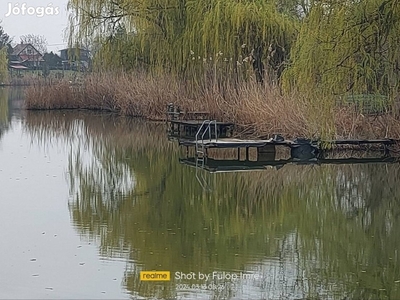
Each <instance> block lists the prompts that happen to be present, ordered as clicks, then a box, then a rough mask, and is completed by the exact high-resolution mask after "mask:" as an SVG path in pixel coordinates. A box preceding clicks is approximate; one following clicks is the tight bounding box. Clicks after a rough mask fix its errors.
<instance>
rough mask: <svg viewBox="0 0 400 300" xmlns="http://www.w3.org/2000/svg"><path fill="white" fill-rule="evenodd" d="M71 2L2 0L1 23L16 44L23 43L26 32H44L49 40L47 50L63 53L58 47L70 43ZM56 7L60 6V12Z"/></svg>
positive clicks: (0, 6)
mask: <svg viewBox="0 0 400 300" xmlns="http://www.w3.org/2000/svg"><path fill="white" fill-rule="evenodd" d="M67 3H68V0H20V1H18V0H0V20H1V21H2V22H1V24H0V25H1V26H2V27H3V28H4V31H5V32H6V33H7V34H8V35H9V36H11V37H12V38H13V42H14V43H19V42H20V36H22V35H26V34H35V35H43V36H44V37H45V38H46V39H47V42H48V45H47V50H48V51H49V52H50V51H53V52H56V53H57V54H59V53H58V50H60V49H63V48H66V46H67V40H66V39H65V30H66V28H67V26H68V14H67ZM22 5H24V7H25V10H24V12H22ZM10 7H11V13H10ZM46 8H47V11H46V10H45V9H46ZM55 8H58V14H57V15H56V9H55ZM12 10H14V11H12ZM18 10H19V14H17V13H18ZM52 13H53V14H52ZM40 15H42V16H41V17H40Z"/></svg>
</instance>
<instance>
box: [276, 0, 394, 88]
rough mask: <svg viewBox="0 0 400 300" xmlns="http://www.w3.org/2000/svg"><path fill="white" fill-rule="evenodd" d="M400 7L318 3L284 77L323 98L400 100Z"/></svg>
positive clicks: (390, 2) (386, 0)
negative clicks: (377, 96) (397, 97)
mask: <svg viewBox="0 0 400 300" xmlns="http://www.w3.org/2000/svg"><path fill="white" fill-rule="evenodd" d="M399 33H400V1H399V0H370V1H333V0H329V1H316V2H314V5H313V7H312V8H311V11H310V13H309V15H308V16H307V17H306V18H305V20H304V23H303V25H302V28H301V31H300V33H299V36H298V39H297V41H296V43H295V45H294V47H293V49H292V52H291V60H292V65H291V67H290V68H288V69H287V70H286V72H285V74H284V76H283V81H284V83H285V84H284V86H285V88H286V89H295V90H297V91H300V92H302V93H306V94H309V93H310V92H311V93H312V94H314V93H315V92H316V93H317V94H318V95H321V94H322V95H346V94H381V95H385V96H394V95H395V94H396V93H397V92H398V89H399V80H400V48H399V43H400V34H399Z"/></svg>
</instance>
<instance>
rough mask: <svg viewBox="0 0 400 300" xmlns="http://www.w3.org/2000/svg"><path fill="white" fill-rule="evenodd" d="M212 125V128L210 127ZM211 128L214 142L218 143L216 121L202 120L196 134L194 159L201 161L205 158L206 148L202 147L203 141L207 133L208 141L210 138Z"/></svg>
mask: <svg viewBox="0 0 400 300" xmlns="http://www.w3.org/2000/svg"><path fill="white" fill-rule="evenodd" d="M213 124H214V126H212V125H213ZM212 128H214V136H215V140H216V141H218V133H217V121H216V120H212V121H211V120H204V121H203V123H202V124H201V126H200V128H199V129H198V130H197V132H196V158H198V159H203V163H204V158H205V157H206V147H205V146H204V139H205V137H206V134H207V133H208V140H209V141H211V138H212V132H211V131H212Z"/></svg>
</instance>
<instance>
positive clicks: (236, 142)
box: [179, 138, 296, 148]
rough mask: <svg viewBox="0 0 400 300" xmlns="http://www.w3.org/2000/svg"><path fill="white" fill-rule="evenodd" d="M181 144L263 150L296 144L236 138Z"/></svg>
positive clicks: (182, 142) (184, 144)
mask: <svg viewBox="0 0 400 300" xmlns="http://www.w3.org/2000/svg"><path fill="white" fill-rule="evenodd" d="M179 144H180V145H182V146H196V144H198V145H200V144H202V145H204V147H205V148H251V147H255V148H261V147H264V146H266V145H283V146H289V147H290V146H293V145H295V144H296V143H294V142H293V141H289V140H284V141H275V140H273V139H269V140H242V139H235V138H220V139H205V140H200V141H197V142H196V141H195V140H181V141H179Z"/></svg>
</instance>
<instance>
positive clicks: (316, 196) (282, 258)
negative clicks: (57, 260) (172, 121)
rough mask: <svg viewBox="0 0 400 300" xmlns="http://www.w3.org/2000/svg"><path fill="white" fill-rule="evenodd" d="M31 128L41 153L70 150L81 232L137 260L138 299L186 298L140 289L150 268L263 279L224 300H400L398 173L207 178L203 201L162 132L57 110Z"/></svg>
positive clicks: (368, 170)
mask: <svg viewBox="0 0 400 300" xmlns="http://www.w3.org/2000/svg"><path fill="white" fill-rule="evenodd" d="M26 126H27V128H28V130H30V131H31V133H32V135H33V136H35V137H36V138H37V139H38V140H42V141H43V143H46V141H48V140H52V139H57V140H60V139H61V140H64V142H66V143H69V145H71V151H70V157H69V169H68V173H69V183H70V194H71V201H70V212H71V216H72V219H73V222H74V225H75V227H76V229H77V230H78V231H79V232H80V233H81V234H84V235H87V236H88V237H89V238H91V239H95V240H97V241H98V244H99V246H100V253H101V255H102V256H104V257H107V258H110V257H124V258H126V259H127V260H128V262H129V264H128V266H127V269H126V274H125V282H124V284H125V286H126V288H127V290H128V291H129V292H130V293H131V294H132V295H133V296H143V297H152V296H153V297H158V298H172V297H176V296H177V295H179V293H180V292H181V291H179V290H178V289H176V284H177V283H179V282H178V281H177V280H172V281H171V282H169V283H167V284H165V283H162V284H154V283H148V282H141V281H140V280H139V272H140V271H141V270H169V271H171V272H172V274H174V272H184V273H187V272H191V271H194V272H202V273H212V272H213V271H227V272H239V271H247V272H253V273H259V274H261V275H262V276H263V280H261V281H260V282H256V283H254V282H253V283H251V284H250V285H249V283H245V282H242V281H240V282H238V284H239V285H241V286H242V287H243V286H244V285H249V286H250V288H247V289H238V290H235V289H234V288H232V289H227V290H224V291H220V292H218V291H213V292H211V291H209V293H208V296H210V297H216V298H217V297H231V296H236V297H245V296H246V298H249V297H250V296H249V295H252V297H256V298H260V297H264V298H268V297H271V295H275V296H277V298H279V297H286V298H295V297H298V298H299V297H300V298H304V297H310V298H325V297H328V298H344V297H348V298H365V299H368V298H399V297H400V292H399V289H398V285H399V284H400V283H398V282H399V280H400V270H399V267H398V265H399V264H398V259H399V257H398V253H397V248H398V244H399V242H400V238H399V237H397V236H396V232H397V230H398V228H399V215H400V214H399V213H400V210H399V205H398V204H399V197H400V196H399V195H400V193H399V192H400V190H399V189H400V187H399V185H398V184H396V182H397V181H398V179H399V165H398V164H392V165H385V164H382V165H342V166H329V165H325V166H320V167H317V166H293V165H286V166H284V167H283V168H281V169H279V170H274V169H271V170H266V171H265V172H249V173H236V174H235V173H226V174H217V175H215V174H208V175H207V176H209V177H208V178H207V180H209V181H210V182H212V186H213V190H212V192H206V191H204V190H203V189H202V188H201V186H200V185H199V183H198V181H197V179H196V176H195V171H194V170H193V169H190V168H188V167H186V166H183V165H180V164H179V162H178V157H179V149H178V147H177V145H176V144H174V143H169V142H167V141H166V138H165V134H164V132H165V131H164V127H163V126H162V124H150V123H145V122H141V121H137V120H132V119H127V118H120V117H115V116H112V115H104V114H101V115H95V114H83V113H76V112H75V113H68V112H63V113H54V112H53V113H30V114H28V116H27V118H26ZM194 282H195V283H204V281H203V282H202V281H199V280H197V281H196V280H195V281H194ZM252 293H253V294H252ZM254 293H255V294H254Z"/></svg>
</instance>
